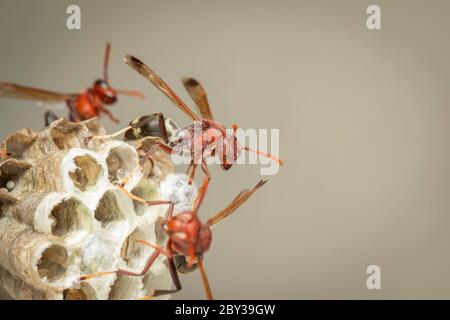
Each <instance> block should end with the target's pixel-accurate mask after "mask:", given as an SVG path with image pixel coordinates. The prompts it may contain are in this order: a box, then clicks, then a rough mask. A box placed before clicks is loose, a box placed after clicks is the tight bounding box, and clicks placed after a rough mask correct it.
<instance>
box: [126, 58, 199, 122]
mask: <svg viewBox="0 0 450 320" xmlns="http://www.w3.org/2000/svg"><path fill="white" fill-rule="evenodd" d="M124 61H125V63H126V64H128V65H129V66H130V67H132V68H133V69H134V70H136V71H137V72H139V73H140V74H141V75H142V76H144V78H146V79H148V80H149V81H150V82H151V83H152V84H153V85H154V86H155V87H157V88H158V89H159V90H160V91H161V92H162V93H164V95H165V96H166V97H167V98H169V99H170V101H172V102H173V103H174V104H175V105H176V106H177V107H178V108H179V109H180V110H181V111H183V112H184V113H185V114H186V115H187V116H188V117H189V118H190V119H192V120H194V121H199V120H200V117H199V116H197V115H196V114H195V113H194V112H193V111H192V110H191V109H190V108H189V107H188V106H187V105H186V104H185V103H184V102H183V100H181V99H180V97H178V96H177V94H176V93H175V92H174V91H173V90H172V89H171V88H170V87H169V86H168V85H167V84H166V83H165V82H164V81H163V80H162V79H161V78H160V77H159V76H158V75H157V74H156V72H155V71H153V70H152V69H150V67H149V66H147V65H146V64H145V63H143V62H142V61H141V60H139V59H137V58H135V57H133V56H130V55H127V56H126V57H125V59H124Z"/></svg>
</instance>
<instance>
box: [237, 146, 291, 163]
mask: <svg viewBox="0 0 450 320" xmlns="http://www.w3.org/2000/svg"><path fill="white" fill-rule="evenodd" d="M242 149H244V150H246V151H248V152H253V153H256V154H259V155H261V156H264V157H266V158H269V159H272V160H273V161H275V162H277V163H278V164H279V165H280V166H282V165H284V161H283V160H281V159H280V158H277V157H275V156H273V155H271V154H270V153H266V152H262V151H259V150H253V149H250V148H248V147H243V148H242Z"/></svg>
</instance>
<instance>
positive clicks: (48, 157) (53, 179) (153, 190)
mask: <svg viewBox="0 0 450 320" xmlns="http://www.w3.org/2000/svg"><path fill="white" fill-rule="evenodd" d="M104 133H105V132H104V129H103V128H102V127H101V125H100V123H99V121H98V120H97V119H91V120H88V121H85V122H82V123H72V122H69V121H66V120H57V121H55V122H54V123H53V124H52V125H51V126H50V127H49V128H47V129H45V130H44V131H42V132H39V133H35V132H33V131H31V130H29V129H24V130H21V131H18V132H16V133H13V134H11V135H10V136H8V137H7V138H6V139H5V141H4V142H3V144H2V145H1V146H0V147H6V149H7V151H8V152H9V153H10V154H11V158H9V159H7V160H5V161H3V162H2V163H1V164H0V188H1V189H0V208H1V211H0V286H2V287H3V288H4V289H5V290H6V291H7V292H8V293H9V294H10V295H11V296H12V297H13V298H15V299H137V298H141V297H143V296H145V295H151V294H152V290H153V289H155V288H158V289H162V288H164V289H169V288H171V286H172V280H171V277H170V273H169V270H168V268H167V266H166V264H165V259H164V257H160V258H159V260H158V261H157V263H156V264H155V265H154V266H153V267H152V268H151V270H150V271H149V272H148V273H147V275H145V276H144V277H131V276H116V275H115V274H114V275H108V276H102V277H97V278H93V279H90V280H88V281H84V282H81V283H80V282H79V276H80V275H83V274H91V273H95V272H99V271H113V270H116V269H117V268H122V269H130V270H133V271H136V272H140V271H141V270H142V268H143V266H144V263H145V261H146V259H147V258H148V256H149V255H150V254H151V253H152V251H153V249H152V248H149V247H147V246H143V245H142V244H137V243H135V242H134V241H133V239H145V240H147V241H149V242H151V243H157V244H162V243H163V241H164V239H163V236H162V233H161V232H159V231H158V230H159V228H158V227H159V225H158V224H160V222H161V220H162V217H163V216H164V213H165V210H166V208H167V206H152V207H148V206H144V205H143V204H141V203H138V202H137V201H133V200H131V199H130V198H129V197H128V196H127V195H126V194H124V193H123V192H122V191H120V190H119V189H118V188H117V187H115V186H114V182H117V181H120V180H121V179H123V178H124V177H125V176H126V175H127V174H128V173H129V172H130V171H132V170H133V169H134V168H135V167H136V166H137V164H138V161H139V156H140V155H141V156H142V154H143V153H145V152H146V151H147V150H148V148H149V147H150V146H151V145H152V142H153V141H154V138H146V139H144V140H139V141H136V142H135V143H134V145H130V144H128V143H126V142H123V141H118V140H90V139H88V138H89V137H91V136H93V135H99V134H100V135H101V134H104ZM173 170H174V168H173V165H172V163H171V162H170V158H169V157H168V156H166V155H164V154H163V153H157V154H156V157H154V161H153V163H151V162H148V165H146V167H145V168H144V170H142V171H139V172H137V173H136V175H134V178H133V179H131V180H130V182H129V183H128V184H127V185H126V188H127V190H130V191H132V192H133V194H136V195H138V196H141V197H143V198H145V199H146V200H156V199H162V198H163V197H164V195H161V194H160V190H161V188H160V185H161V183H163V182H162V181H164V179H165V177H166V176H167V175H171V174H172V173H173ZM171 177H172V175H171ZM167 180H170V179H167ZM166 189H167V188H166ZM192 196H194V194H193V195H192ZM165 197H166V198H167V197H170V195H167V192H166V195H165ZM189 198H190V199H189V201H191V200H192V199H191V198H192V197H189Z"/></svg>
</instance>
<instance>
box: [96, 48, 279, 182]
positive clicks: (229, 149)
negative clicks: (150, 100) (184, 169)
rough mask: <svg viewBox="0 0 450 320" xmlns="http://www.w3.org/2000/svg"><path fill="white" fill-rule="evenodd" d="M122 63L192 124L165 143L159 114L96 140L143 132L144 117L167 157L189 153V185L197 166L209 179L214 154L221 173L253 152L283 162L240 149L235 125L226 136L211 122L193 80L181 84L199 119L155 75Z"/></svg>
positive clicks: (220, 126)
mask: <svg viewBox="0 0 450 320" xmlns="http://www.w3.org/2000/svg"><path fill="white" fill-rule="evenodd" d="M124 61H125V62H126V63H127V64H128V65H129V66H130V67H132V68H133V69H134V70H136V71H137V72H139V73H140V74H141V75H142V76H144V77H145V78H146V79H148V80H149V81H150V82H151V83H152V84H153V85H154V86H155V87H157V88H158V89H159V90H160V91H161V92H162V93H163V94H164V95H166V96H167V97H168V98H169V99H170V100H171V101H172V102H173V103H174V104H175V105H176V106H177V107H178V108H179V109H180V110H181V111H183V112H184V113H185V114H186V115H187V116H188V117H189V118H190V119H191V120H192V121H194V123H193V124H191V125H189V126H187V127H186V128H184V129H181V130H178V133H177V134H175V135H173V137H171V139H167V137H168V134H167V133H166V132H165V127H164V123H165V120H164V116H163V115H162V114H154V115H152V116H145V117H140V118H138V119H136V120H135V121H134V122H132V123H130V125H129V126H128V127H126V128H124V129H122V130H120V131H118V132H116V133H114V134H111V135H107V136H97V137H95V138H105V137H109V138H112V137H115V136H117V135H119V134H122V133H124V132H129V131H130V130H136V129H139V128H142V127H144V126H147V125H148V123H149V122H148V121H146V120H145V118H146V117H147V118H148V119H150V118H149V117H152V118H151V119H153V122H154V123H155V125H153V127H154V129H153V131H155V130H156V129H157V125H156V123H158V125H159V131H160V132H161V134H160V136H161V137H162V138H163V139H164V138H166V144H163V143H158V145H159V147H160V148H161V149H162V150H164V151H166V152H167V153H172V152H176V153H178V154H180V155H184V154H185V152H186V151H187V152H188V153H190V159H191V164H190V168H191V170H192V171H191V174H190V180H189V181H190V183H191V182H192V180H193V178H194V175H195V170H196V167H197V165H200V166H201V168H202V170H203V172H204V173H205V174H206V176H207V177H208V179H211V176H210V174H209V170H208V167H207V164H206V161H205V159H206V158H207V157H210V156H214V155H215V154H216V153H217V154H218V156H219V159H220V162H221V167H222V169H224V170H228V169H230V168H231V166H232V165H233V163H234V162H235V161H236V159H237V158H238V157H239V155H240V153H241V151H242V150H245V151H249V152H255V153H257V154H260V155H262V156H265V157H268V158H270V159H272V160H274V161H276V162H278V164H280V165H283V161H282V160H280V159H278V158H276V157H275V156H272V155H270V154H267V153H264V152H261V151H258V150H252V149H250V148H248V147H242V146H241V145H240V143H239V141H238V140H237V138H236V131H237V126H236V125H233V135H228V134H227V132H226V127H225V126H224V125H223V124H221V123H220V122H218V121H216V120H214V117H213V115H212V112H211V109H210V107H209V103H208V98H207V95H206V91H205V89H204V88H203V86H202V85H201V84H200V83H199V82H198V81H197V80H195V79H192V78H184V79H183V84H184V86H185V88H186V89H187V91H188V93H189V95H190V96H191V98H192V100H194V102H195V104H196V105H197V107H198V109H199V111H200V114H201V116H198V115H197V114H196V113H194V112H193V111H192V110H191V109H190V108H189V107H188V106H187V105H186V104H185V103H184V102H183V100H181V98H180V97H178V95H177V94H176V93H175V92H174V91H173V90H172V89H171V88H170V87H169V86H168V85H167V84H166V83H165V82H164V81H163V80H162V79H161V78H160V77H159V76H158V75H157V74H156V72H154V71H153V70H152V69H150V68H149V67H148V66H147V65H146V64H144V63H143V62H142V61H140V60H139V59H137V58H135V57H133V56H130V55H127V56H126V57H125V59H124ZM156 116H157V117H158V118H159V121H158V122H156V121H155V117H156ZM149 131H151V130H149ZM199 131H200V132H199ZM150 156H151V154H150V152H149V153H148V154H147V155H146V157H150ZM144 161H145V160H144Z"/></svg>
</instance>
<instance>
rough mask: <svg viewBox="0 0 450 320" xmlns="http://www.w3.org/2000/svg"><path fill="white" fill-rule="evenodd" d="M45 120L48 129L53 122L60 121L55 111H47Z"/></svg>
mask: <svg viewBox="0 0 450 320" xmlns="http://www.w3.org/2000/svg"><path fill="white" fill-rule="evenodd" d="M44 119H45V127H46V128H47V127H48V126H50V124H51V123H52V122H53V121H55V120H58V116H57V115H56V114H55V113H54V112H53V111H50V110H47V111H46V112H45V115H44Z"/></svg>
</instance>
